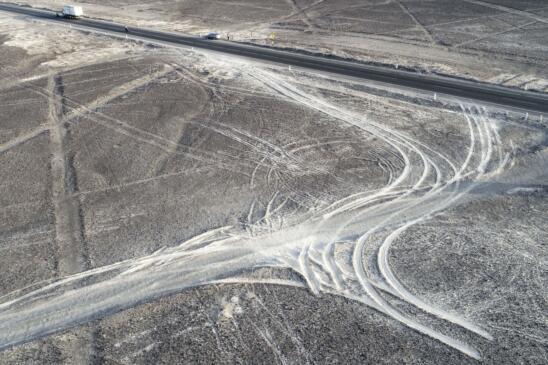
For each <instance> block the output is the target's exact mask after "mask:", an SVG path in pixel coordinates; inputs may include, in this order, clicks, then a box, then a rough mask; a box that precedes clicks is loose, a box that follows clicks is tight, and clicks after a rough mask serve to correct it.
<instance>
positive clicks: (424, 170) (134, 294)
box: [0, 70, 503, 358]
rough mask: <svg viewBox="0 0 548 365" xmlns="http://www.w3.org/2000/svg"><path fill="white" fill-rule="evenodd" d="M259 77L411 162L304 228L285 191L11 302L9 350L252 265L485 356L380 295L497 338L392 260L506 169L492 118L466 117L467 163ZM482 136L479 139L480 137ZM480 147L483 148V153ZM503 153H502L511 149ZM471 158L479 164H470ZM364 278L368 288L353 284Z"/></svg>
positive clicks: (3, 340) (2, 329)
mask: <svg viewBox="0 0 548 365" xmlns="http://www.w3.org/2000/svg"><path fill="white" fill-rule="evenodd" d="M253 75H254V76H255V78H256V79H258V80H259V81H260V82H264V83H265V84H266V85H267V86H269V87H271V88H272V89H274V90H276V92H277V93H281V94H282V95H284V96H285V97H289V98H290V99H291V100H293V102H297V103H302V104H304V105H307V106H308V107H311V108H313V109H316V110H319V111H321V112H322V113H325V114H328V115H330V116H332V117H334V118H336V119H337V120H339V121H341V122H343V123H347V124H349V125H353V126H357V127H358V128H360V129H361V130H363V132H364V136H367V135H373V136H376V137H378V138H380V139H381V140H383V141H384V142H385V143H386V144H387V145H388V146H390V148H391V149H393V150H394V151H397V153H399V154H400V157H401V158H402V160H403V161H404V163H405V166H404V169H403V171H402V172H401V174H400V175H399V177H397V178H395V179H394V180H393V181H391V182H390V184H388V185H386V186H385V187H383V188H381V189H380V190H374V191H372V192H371V193H370V194H367V193H364V194H362V195H356V196H355V197H354V198H348V197H347V198H344V199H341V200H340V202H339V203H334V204H332V205H331V206H329V207H328V208H327V209H324V210H318V211H315V212H314V211H312V212H310V213H309V214H308V215H307V217H306V219H302V220H296V221H295V222H296V223H293V224H291V223H287V222H288V221H284V222H286V223H285V224H283V225H281V226H280V227H276V226H275V225H274V224H272V222H273V221H274V220H275V219H276V218H277V217H278V216H282V215H284V216H285V214H286V213H285V212H284V210H283V209H282V208H283V206H282V208H279V207H277V208H274V205H275V201H276V199H278V194H274V196H273V197H272V198H271V200H270V202H269V203H268V205H267V209H266V216H264V217H263V218H262V219H259V220H256V221H254V222H248V223H247V226H246V227H245V228H240V227H230V226H229V227H221V228H219V229H215V230H211V231H209V232H206V233H204V234H202V235H199V236H196V237H195V238H193V239H190V240H188V241H186V242H183V243H181V244H180V245H178V246H175V247H169V248H164V249H162V250H159V251H157V252H156V253H154V254H152V255H149V256H146V257H142V258H135V259H130V260H125V261H122V262H119V263H116V264H112V265H108V266H105V267H100V268H97V269H93V270H88V271H85V272H82V273H79V274H75V275H71V276H67V277H65V278H62V279H60V280H59V281H57V282H54V283H51V284H48V285H46V286H44V287H43V288H41V289H37V290H34V291H31V292H29V293H27V294H25V295H21V296H20V297H17V298H15V299H13V300H10V301H8V302H5V303H2V304H0V349H1V348H6V347H9V346H12V345H16V344H20V343H22V342H26V341H30V340H32V339H36V338H39V337H42V336H45V335H48V334H51V333H54V332H57V331H59V330H62V329H65V328H69V327H73V326H76V325H79V324H82V323H85V322H88V321H90V320H94V319H97V318H101V317H104V316H106V315H109V314H112V313H115V312H118V311H120V310H123V309H126V308H130V307H132V306H135V305H137V304H140V303H143V302H146V301H150V300H153V299H155V298H158V297H160V296H165V295H168V294H172V293H176V292H179V291H181V290H182V289H185V288H190V287H195V286H198V285H206V284H211V283H218V282H223V281H227V280H228V281H229V280H230V279H231V278H234V277H237V276H238V275H240V274H241V272H243V271H245V270H248V269H251V268H260V267H280V268H290V269H292V270H294V271H296V272H297V273H299V274H301V275H302V277H303V278H304V279H305V280H306V282H307V284H308V287H309V288H310V289H311V290H312V291H313V292H315V293H318V294H319V293H320V292H323V293H329V294H335V295H341V296H344V297H346V298H349V299H352V300H356V301H359V302H361V303H364V304H366V305H368V306H371V307H372V308H374V309H376V310H378V311H380V312H382V313H385V314H386V315H388V316H389V317H392V318H393V319H395V320H397V321H399V322H401V323H403V324H404V325H406V326H408V327H409V328H412V329H415V330H416V331H418V332H420V333H423V334H425V335H427V336H430V337H432V338H434V339H437V340H439V341H441V342H442V343H445V344H446V345H448V346H450V347H452V348H454V349H456V350H458V351H460V352H462V353H464V354H466V355H468V356H471V357H473V358H480V354H479V353H478V352H477V350H475V349H474V348H472V347H471V346H469V345H467V344H465V343H462V342H461V341H458V340H456V339H454V338H452V337H450V336H447V335H445V334H442V333H440V332H438V331H436V330H434V329H432V328H430V327H428V326H426V325H424V324H422V323H420V322H419V321H418V320H417V319H414V318H411V317H409V315H406V314H403V313H402V312H400V311H399V310H398V309H396V308H395V307H394V306H392V304H390V303H389V302H387V301H386V300H385V299H384V298H383V297H381V296H380V294H379V291H386V292H388V293H391V294H394V295H395V296H396V297H397V298H400V299H401V300H404V301H406V302H407V303H409V304H411V305H415V306H417V307H418V308H420V309H422V310H425V311H427V312H430V313H432V314H434V315H435V316H436V317H438V318H440V319H443V320H448V321H449V322H452V323H454V324H456V325H459V326H461V327H463V328H466V329H468V330H470V331H472V332H475V333H478V334H480V335H483V336H484V337H487V338H489V334H488V333H487V332H486V331H484V330H482V329H479V327H477V326H475V325H471V324H470V323H469V322H467V321H466V320H464V319H462V318H460V317H459V316H457V315H455V314H452V313H447V312H445V311H442V310H440V309H436V308H434V307H433V306H430V305H427V304H426V303H425V302H423V301H421V300H420V299H418V298H416V297H415V296H413V295H412V294H411V293H410V292H409V291H408V290H407V289H405V287H404V286H403V284H401V283H400V282H399V281H398V280H397V278H396V277H395V274H394V273H393V272H392V271H391V270H390V268H389V266H388V261H387V259H386V258H387V252H388V249H389V248H390V245H391V243H392V242H393V241H394V239H395V238H396V237H397V236H398V235H399V234H401V233H402V232H403V231H404V230H405V229H407V228H408V227H410V226H411V225H413V224H416V223H418V222H420V221H422V220H425V219H427V218H429V217H431V216H432V215H434V214H436V213H438V212H439V211H442V210H443V209H447V208H448V207H450V206H451V205H453V204H454V203H455V202H456V201H457V200H458V199H459V197H460V195H462V193H464V192H466V190H465V189H461V188H460V185H459V182H460V181H461V180H463V179H467V181H469V182H474V181H475V180H474V179H476V178H483V177H485V176H488V174H490V173H495V172H497V171H500V170H501V169H502V168H503V166H500V164H499V165H497V164H495V167H496V169H495V170H493V171H491V170H490V168H491V165H493V163H491V158H492V157H493V155H495V153H494V150H497V151H499V150H498V149H499V148H500V146H499V145H498V143H493V141H495V142H496V138H498V137H497V136H498V135H496V134H495V136H493V134H492V130H493V127H491V126H490V125H489V124H488V123H489V122H488V121H487V120H486V118H482V117H481V116H480V115H478V113H477V110H473V109H470V108H468V107H465V108H463V109H464V114H465V115H466V114H470V115H471V116H470V117H468V116H467V118H468V119H466V120H467V122H468V126H469V128H470V135H471V142H470V143H471V147H470V149H469V151H468V155H467V157H466V158H465V159H464V161H463V162H462V163H459V162H458V161H451V160H450V159H449V158H447V157H446V156H444V155H443V154H442V153H440V152H438V151H435V150H434V149H432V148H430V147H428V146H426V145H425V144H424V143H422V142H420V141H417V140H415V139H413V138H411V137H409V136H406V135H405V134H403V133H401V132H398V131H395V130H391V129H390V128H388V127H387V126H385V125H380V124H378V123H375V122H374V121H369V120H365V119H363V117H361V116H359V115H356V114H353V113H351V112H347V111H344V110H343V109H342V108H341V107H337V106H336V105H333V104H331V103H329V102H328V101H326V100H323V99H320V98H318V97H316V96H313V95H310V94H306V93H305V92H304V91H302V90H298V89H296V88H295V87H293V86H292V85H290V84H289V83H287V82H285V81H283V80H281V79H280V78H279V77H277V76H275V75H274V74H273V73H271V72H266V71H262V70H261V71H259V70H253ZM233 132H234V131H233ZM237 135H240V136H242V134H241V133H237V134H235V135H234V136H237ZM476 135H477V136H479V139H480V140H479V142H476V141H475V136H476ZM238 138H239V137H238ZM255 142H258V140H255ZM246 143H247V142H246ZM474 145H475V146H476V148H477V149H479V151H475V150H474V147H473V146H474ZM266 151H268V152H272V146H268V147H267V150H266ZM499 152H500V151H499ZM497 156H502V153H498V155H497ZM265 157H268V156H265ZM416 161H420V163H419V166H420V168H419V169H417V166H415V165H413V163H414V162H416ZM472 162H475V163H476V165H477V166H470V164H472ZM440 164H443V166H446V167H448V168H449V170H450V171H452V174H450V175H446V176H442V173H441V169H442V167H441V165H440ZM457 164H460V168H459V167H457V166H456V165H457ZM406 182H407V184H405V185H404V183H406ZM471 185H472V184H470V186H471ZM398 189H400V191H398ZM281 205H282V203H280V206H281ZM278 208H279V210H278ZM253 209H254V205H252V207H251V209H250V213H249V218H248V220H249V219H251V218H252V216H253ZM402 212H403V213H405V214H402ZM374 232H381V233H385V234H386V238H385V239H384V240H383V241H381V242H379V243H374V244H375V245H376V247H377V252H378V256H379V257H378V261H379V270H380V273H381V275H382V277H376V276H374V275H371V274H368V273H367V271H366V269H365V266H364V262H363V260H364V257H363V252H364V251H363V249H364V247H365V244H366V243H367V242H368V241H369V238H370V237H371V235H372V233H374ZM338 244H348V245H354V246H355V247H354V254H353V255H352V265H351V268H352V270H353V272H342V271H341V269H340V268H339V267H338V265H337V261H336V260H337V258H336V257H335V246H336V245H338ZM233 280H235V279H233ZM249 280H251V279H249ZM356 281H357V282H359V283H360V285H359V286H356V285H354V284H353V282H356ZM242 282H246V281H245V280H242Z"/></svg>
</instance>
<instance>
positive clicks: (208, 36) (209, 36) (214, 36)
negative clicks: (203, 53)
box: [206, 32, 221, 39]
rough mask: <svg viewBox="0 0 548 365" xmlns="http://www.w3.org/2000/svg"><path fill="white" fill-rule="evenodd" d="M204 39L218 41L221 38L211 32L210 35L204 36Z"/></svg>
mask: <svg viewBox="0 0 548 365" xmlns="http://www.w3.org/2000/svg"><path fill="white" fill-rule="evenodd" d="M206 38H207V39H219V38H221V36H220V35H219V33H216V32H211V33H208V34H207V35H206Z"/></svg>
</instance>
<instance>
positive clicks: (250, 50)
mask: <svg viewBox="0 0 548 365" xmlns="http://www.w3.org/2000/svg"><path fill="white" fill-rule="evenodd" d="M0 10H2V11H8V12H12V13H17V14H23V15H29V16H34V17H37V18H42V19H47V20H50V21H57V22H62V23H72V24H78V26H79V27H83V28H93V29H98V30H102V31H107V32H111V33H118V34H125V33H126V31H125V26H124V25H123V24H117V23H112V22H107V21H100V20H94V19H89V18H82V19H78V20H71V19H65V18H62V17H58V16H56V13H55V12H53V11H48V10H40V9H34V8H30V7H24V6H18V5H13V4H5V3H0ZM84 10H85V9H84ZM128 30H129V34H130V35H132V36H137V37H139V38H143V39H149V40H155V41H161V42H168V43H172V44H178V45H184V46H189V47H196V48H202V49H207V50H211V51H217V52H223V53H226V54H232V55H237V56H243V57H248V58H252V59H256V60H262V61H267V62H273V63H279V64H285V65H291V66H295V67H300V68H306V69H311V70H317V71H322V72H329V73H332V74H339V75H344V76H350V77H357V78H361V79H367V80H373V81H378V82H383V83H387V84H392V85H396V86H403V87H407V88H413V89H418V90H423V91H430V92H433V93H439V94H445V95H450V96H455V97H458V98H465V99H472V100H475V101H479V102H486V103H491V104H496V105H499V106H503V107H510V108H518V109H524V110H527V111H532V112H541V113H548V94H543V93H536V92H530V91H524V90H519V89H515V88H509V87H503V86H497V85H492V84H486V83H480V82H473V81H468V80H462V79H457V78H451V77H443V76H438V75H430V74H423V73H418V72H409V71H404V70H398V69H392V68H388V67H379V66H371V65H365V64H360V63H356V62H351V61H342V60H337V59H333V58H329V57H322V56H314V55H306V54H301V53H296V52H290V51H282V50H276V49H271V48H266V47H261V46H253V45H248V44H242V43H238V42H228V41H222V40H208V39H205V38H202V37H197V36H189V35H184V34H181V33H171V32H160V31H155V30H151V29H145V28H135V27H128Z"/></svg>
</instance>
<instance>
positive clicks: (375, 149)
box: [0, 5, 548, 364]
mask: <svg viewBox="0 0 548 365" xmlns="http://www.w3.org/2000/svg"><path fill="white" fill-rule="evenodd" d="M149 6H150V5H149ZM272 11H277V10H276V9H274V10H272ZM0 21H1V22H0V27H1V33H0V54H1V55H2V56H1V57H0V66H1V67H0V69H1V70H2V71H1V72H2V79H3V80H5V82H4V84H3V85H2V86H1V89H0V115H1V117H0V176H2V179H1V180H0V203H1V204H0V214H1V217H2V219H0V252H1V253H2V255H1V258H0V263H1V264H0V267H1V268H2V275H1V276H0V363H5V364H11V363H52V364H57V363H67V364H70V363H123V364H134V363H150V362H155V363H165V364H171V363H175V362H180V361H189V362H196V363H211V362H212V361H213V362H224V363H282V364H285V363H335V362H339V363H402V362H409V363H426V364H439V363H442V362H444V363H451V364H453V363H454V364H463V363H471V364H473V363H478V361H484V362H486V363H497V364H504V363H508V364H511V363H520V362H522V363H543V362H544V361H545V360H546V357H547V356H548V355H547V351H546V349H547V347H546V339H545V335H544V333H546V330H547V328H546V327H547V325H546V321H543V320H542V318H544V308H545V303H546V295H545V291H544V290H543V288H545V287H546V285H547V283H546V275H545V274H544V273H545V272H546V266H547V254H546V241H547V237H546V232H547V228H548V227H547V221H546V219H545V211H546V209H547V208H548V207H547V202H548V200H547V197H548V194H547V193H548V190H547V188H546V182H547V179H548V176H547V175H546V171H548V170H547V167H548V165H547V161H548V160H547V154H548V149H547V141H548V138H547V133H546V132H547V127H548V126H547V123H546V119H545V117H544V118H541V116H538V115H524V114H515V113H512V112H508V111H505V110H499V109H489V108H485V107H482V106H481V105H475V104H470V103H462V102H459V101H457V100H445V99H436V100H433V99H432V97H431V96H430V95H426V94H424V95H423V94H419V93H412V92H410V91H401V90H396V89H390V88H386V87H382V86H379V85H375V84H372V83H367V82H357V81H352V80H341V79H334V78H332V77H328V76H324V75H318V74H313V73H304V72H295V71H293V70H289V69H287V68H283V67H274V66H262V65H260V64H256V63H252V62H246V61H244V60H241V59H235V58H229V57H218V56H216V57H210V56H209V55H207V54H201V53H198V52H190V51H188V50H182V49H176V48H161V47H158V46H152V45H146V44H136V43H133V42H130V41H124V40H119V39H112V38H107V37H104V36H100V35H94V34H84V33H80V32H76V31H73V30H70V29H58V28H55V27H51V26H50V25H46V24H43V23H37V22H31V21H30V20H28V19H26V18H23V17H19V18H14V17H12V16H7V15H5V16H4V15H2V18H1V19H0ZM82 45H85V46H82Z"/></svg>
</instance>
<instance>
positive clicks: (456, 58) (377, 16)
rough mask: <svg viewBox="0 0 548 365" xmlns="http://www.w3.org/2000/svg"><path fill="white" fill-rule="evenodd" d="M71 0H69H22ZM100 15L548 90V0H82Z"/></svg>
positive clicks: (47, 1) (39, 1)
mask: <svg viewBox="0 0 548 365" xmlns="http://www.w3.org/2000/svg"><path fill="white" fill-rule="evenodd" d="M17 3H21V4H28V5H31V6H35V7H43V8H47V9H61V7H62V6H63V4H64V2H63V1H61V0H18V1H17ZM76 3H81V4H82V6H83V7H84V9H85V11H86V13H87V14H88V15H89V16H91V17H96V18H100V19H113V20H116V21H119V22H122V23H126V24H131V25H139V26H144V27H152V28H155V29H166V30H176V31H181V32H185V33H189V34H204V33H206V32H209V31H212V30H214V31H218V32H220V33H221V34H222V35H223V36H228V35H229V36H230V39H231V40H235V41H239V42H250V43H255V44H260V45H264V46H270V47H278V48H289V49H299V50H302V51H305V52H311V53H318V54H327V55H332V56H336V57H342V58H350V59H353V60H360V61H362V62H367V63H374V64H383V65H390V66H391V67H405V68H408V69H412V70H417V71H420V72H429V73H439V74H445V75H452V76H458V77H465V78H469V79H474V80H481V81H487V82H492V83H496V84H503V85H507V86H512V87H519V88H523V89H528V90H537V91H545V92H546V91H548V71H547V70H548V61H547V60H548V37H547V36H546V32H547V31H548V30H547V27H548V4H546V1H544V0H489V1H483V0H275V1H270V0H269V1H266V0H246V1H226V0H217V1H202V0H182V1H165V0H159V1H152V2H141V1H136V0H129V1H115V2H113V1H110V0H96V1H85V2H84V1H76Z"/></svg>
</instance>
